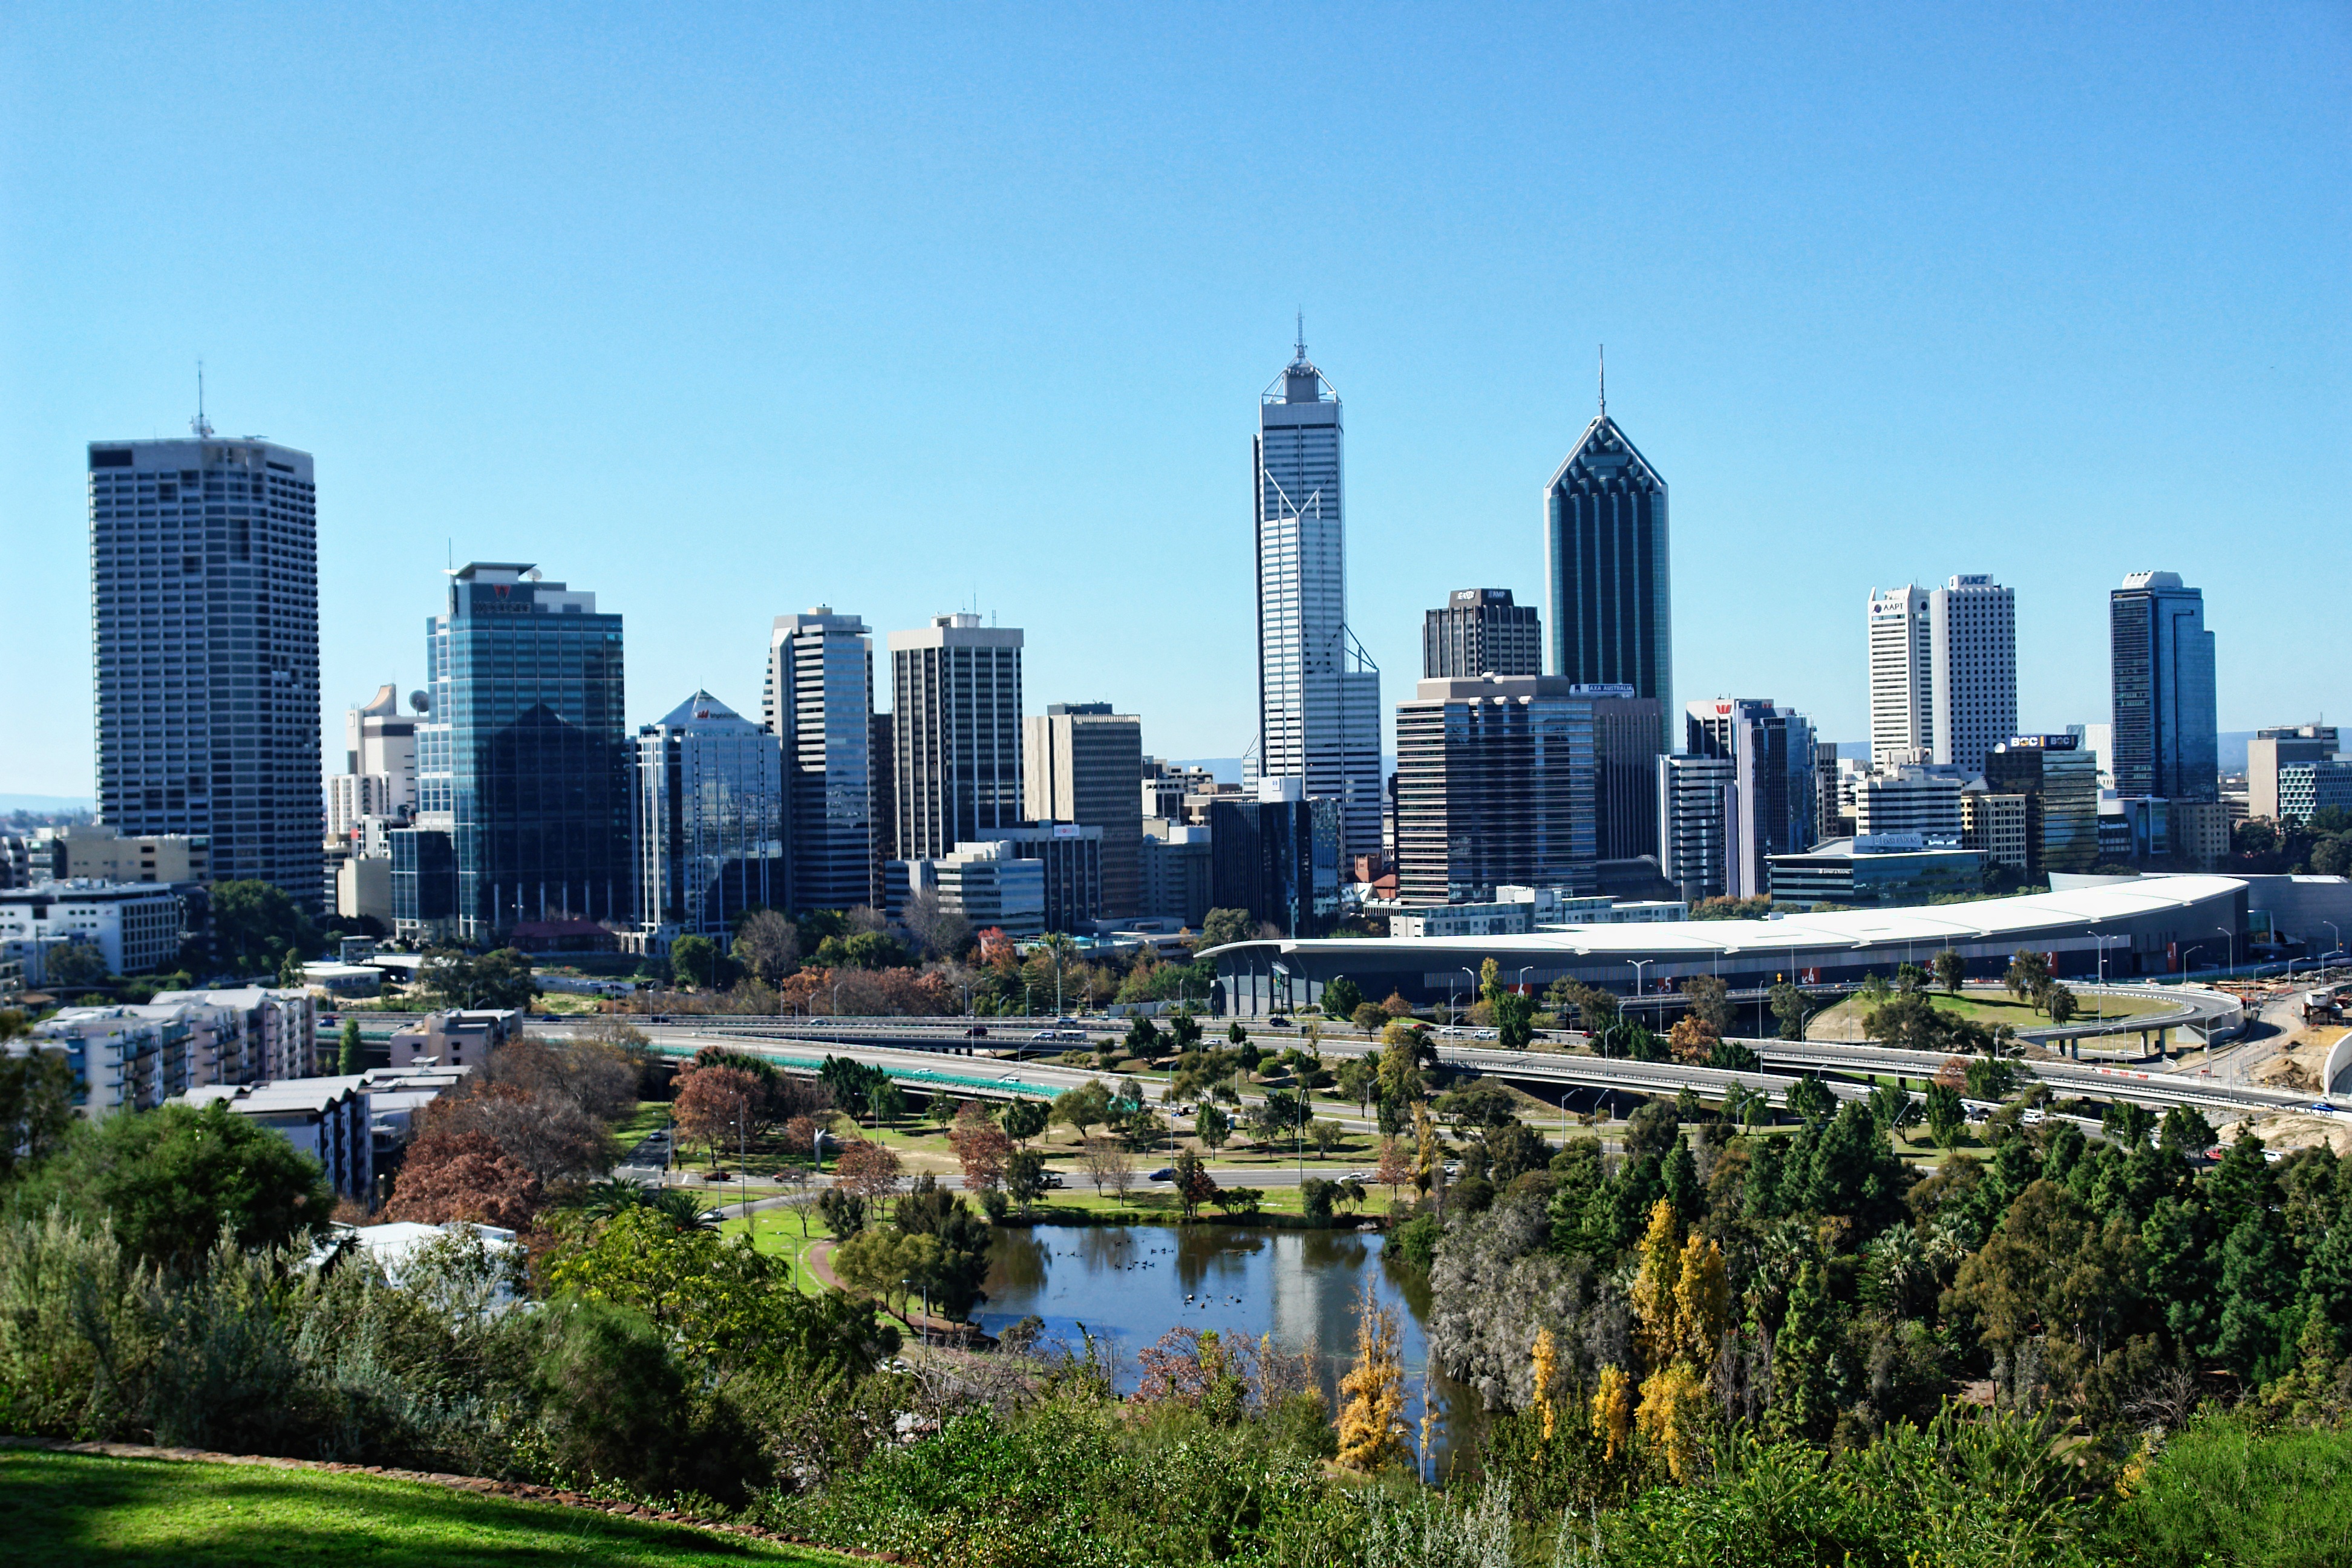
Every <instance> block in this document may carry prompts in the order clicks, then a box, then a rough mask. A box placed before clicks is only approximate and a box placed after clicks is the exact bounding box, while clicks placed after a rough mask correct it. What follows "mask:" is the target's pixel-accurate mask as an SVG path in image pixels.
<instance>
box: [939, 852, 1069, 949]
mask: <svg viewBox="0 0 2352 1568" xmlns="http://www.w3.org/2000/svg"><path fill="white" fill-rule="evenodd" d="M1045 870H1046V868H1045V861H1044V860H1042V859H1037V858H1032V857H1027V856H1024V855H1022V854H1021V853H1020V852H1019V847H1017V846H1016V845H1014V844H1013V842H1012V841H1010V840H1009V839H1003V838H991V839H986V840H983V841H980V842H976V843H970V844H959V845H957V846H956V847H954V848H953V849H951V850H950V851H949V852H948V853H947V854H945V855H941V856H937V857H935V858H929V859H922V860H909V861H907V862H905V863H904V872H905V875H906V877H907V886H908V892H910V893H916V892H922V891H925V890H929V891H931V892H934V893H936V894H937V895H938V896H939V900H940V909H941V910H943V911H945V912H947V913H950V914H954V915H960V916H961V917H962V918H963V919H964V920H965V921H967V922H969V923H970V924H971V929H972V930H974V931H989V930H996V931H1003V933H1004V934H1005V935H1006V936H1009V937H1012V938H1013V939H1014V940H1016V941H1020V940H1024V939H1027V938H1032V937H1039V936H1043V935H1045V931H1046V930H1047V929H1048V925H1047V921H1046V919H1045Z"/></svg>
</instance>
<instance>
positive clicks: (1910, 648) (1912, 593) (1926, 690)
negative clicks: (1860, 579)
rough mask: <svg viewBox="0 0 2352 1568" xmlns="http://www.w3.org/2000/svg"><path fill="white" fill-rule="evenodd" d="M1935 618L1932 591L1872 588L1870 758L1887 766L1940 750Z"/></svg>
mask: <svg viewBox="0 0 2352 1568" xmlns="http://www.w3.org/2000/svg"><path fill="white" fill-rule="evenodd" d="M1935 646H1936V645H1935V619H1934V617H1933V616H1932V615H1931V613H1930V612H1929V610H1928V607H1927V590H1926V589H1924V588H1920V587H1917V586H1915V585H1914V584H1908V583H1906V584H1904V585H1903V586H1902V587H1900V588H1890V589H1888V590H1887V591H1886V592H1885V593H1883V594H1882V593H1880V592H1879V591H1878V590H1877V589H1875V588H1873V589H1872V590H1871V591H1870V762H1871V765H1872V766H1873V767H1877V768H1888V767H1894V766H1895V765H1896V764H1898V763H1924V762H1928V761H1930V760H1932V759H1933V758H1934V756H1935V752H1936V731H1935V711H1936V705H1935V693H1936V686H1935V679H1936V677H1935V665H1936V660H1935Z"/></svg>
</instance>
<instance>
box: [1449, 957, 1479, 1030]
mask: <svg viewBox="0 0 2352 1568" xmlns="http://www.w3.org/2000/svg"><path fill="white" fill-rule="evenodd" d="M1462 973H1465V974H1466V975H1468V976H1469V977H1470V994H1471V995H1472V996H1474V997H1475V995H1477V994H1478V972H1477V971H1476V970H1475V969H1473V968H1471V967H1470V966H1469V965H1468V964H1466V963H1465V964H1464V965H1463V966H1462ZM1461 1026H1462V1009H1461V1007H1460V1006H1459V1005H1457V1006H1455V1008H1454V1027H1455V1028H1457V1029H1458V1028H1460V1027H1461Z"/></svg>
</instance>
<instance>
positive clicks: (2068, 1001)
mask: <svg viewBox="0 0 2352 1568" xmlns="http://www.w3.org/2000/svg"><path fill="white" fill-rule="evenodd" d="M2079 1007H2080V1004H2079V1003H2077V1002H2076V1001H2075V999H2074V992H2073V991H2071V990H2070V989H2068V988H2067V987H2065V986H2063V985H2061V984H2058V983H2057V982H2056V981H2054V980H2053V981H2052V982H2051V983H2050V987H2049V989H2048V990H2046V991H2044V992H2043V993H2042V1011H2043V1012H2045V1013H2047V1014H2049V1015H2050V1021H2051V1022H2052V1023H2053V1024H2055V1025H2056V1026H2058V1027H2060V1028H2062V1029H2063V1028H2064V1027H2065V1026H2066V1025H2067V1024H2068V1022H2069V1021H2071V1020H2072V1019H2073V1018H2074V1014H2075V1012H2076V1011H2077V1010H2078V1008H2079Z"/></svg>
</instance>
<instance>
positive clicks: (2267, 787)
mask: <svg viewBox="0 0 2352 1568" xmlns="http://www.w3.org/2000/svg"><path fill="white" fill-rule="evenodd" d="M2335 760H2336V726H2335V725H2333V724H2294V725H2283V726H2279V727H2276V728H2273V729H2268V730H2257V731H2254V738H2253V739H2252V740H2251V741H2249V742H2246V814H2247V815H2248V816H2259V817H2263V818H2265V819H2266V820H2269V821H2273V822H2277V821H2283V820H2284V818H2283V817H2282V816H2280V813H2279V770H2280V769H2281V768H2283V767H2291V766H2293V765H2294V764H2295V763H2329V762H2334V761H2335Z"/></svg>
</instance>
